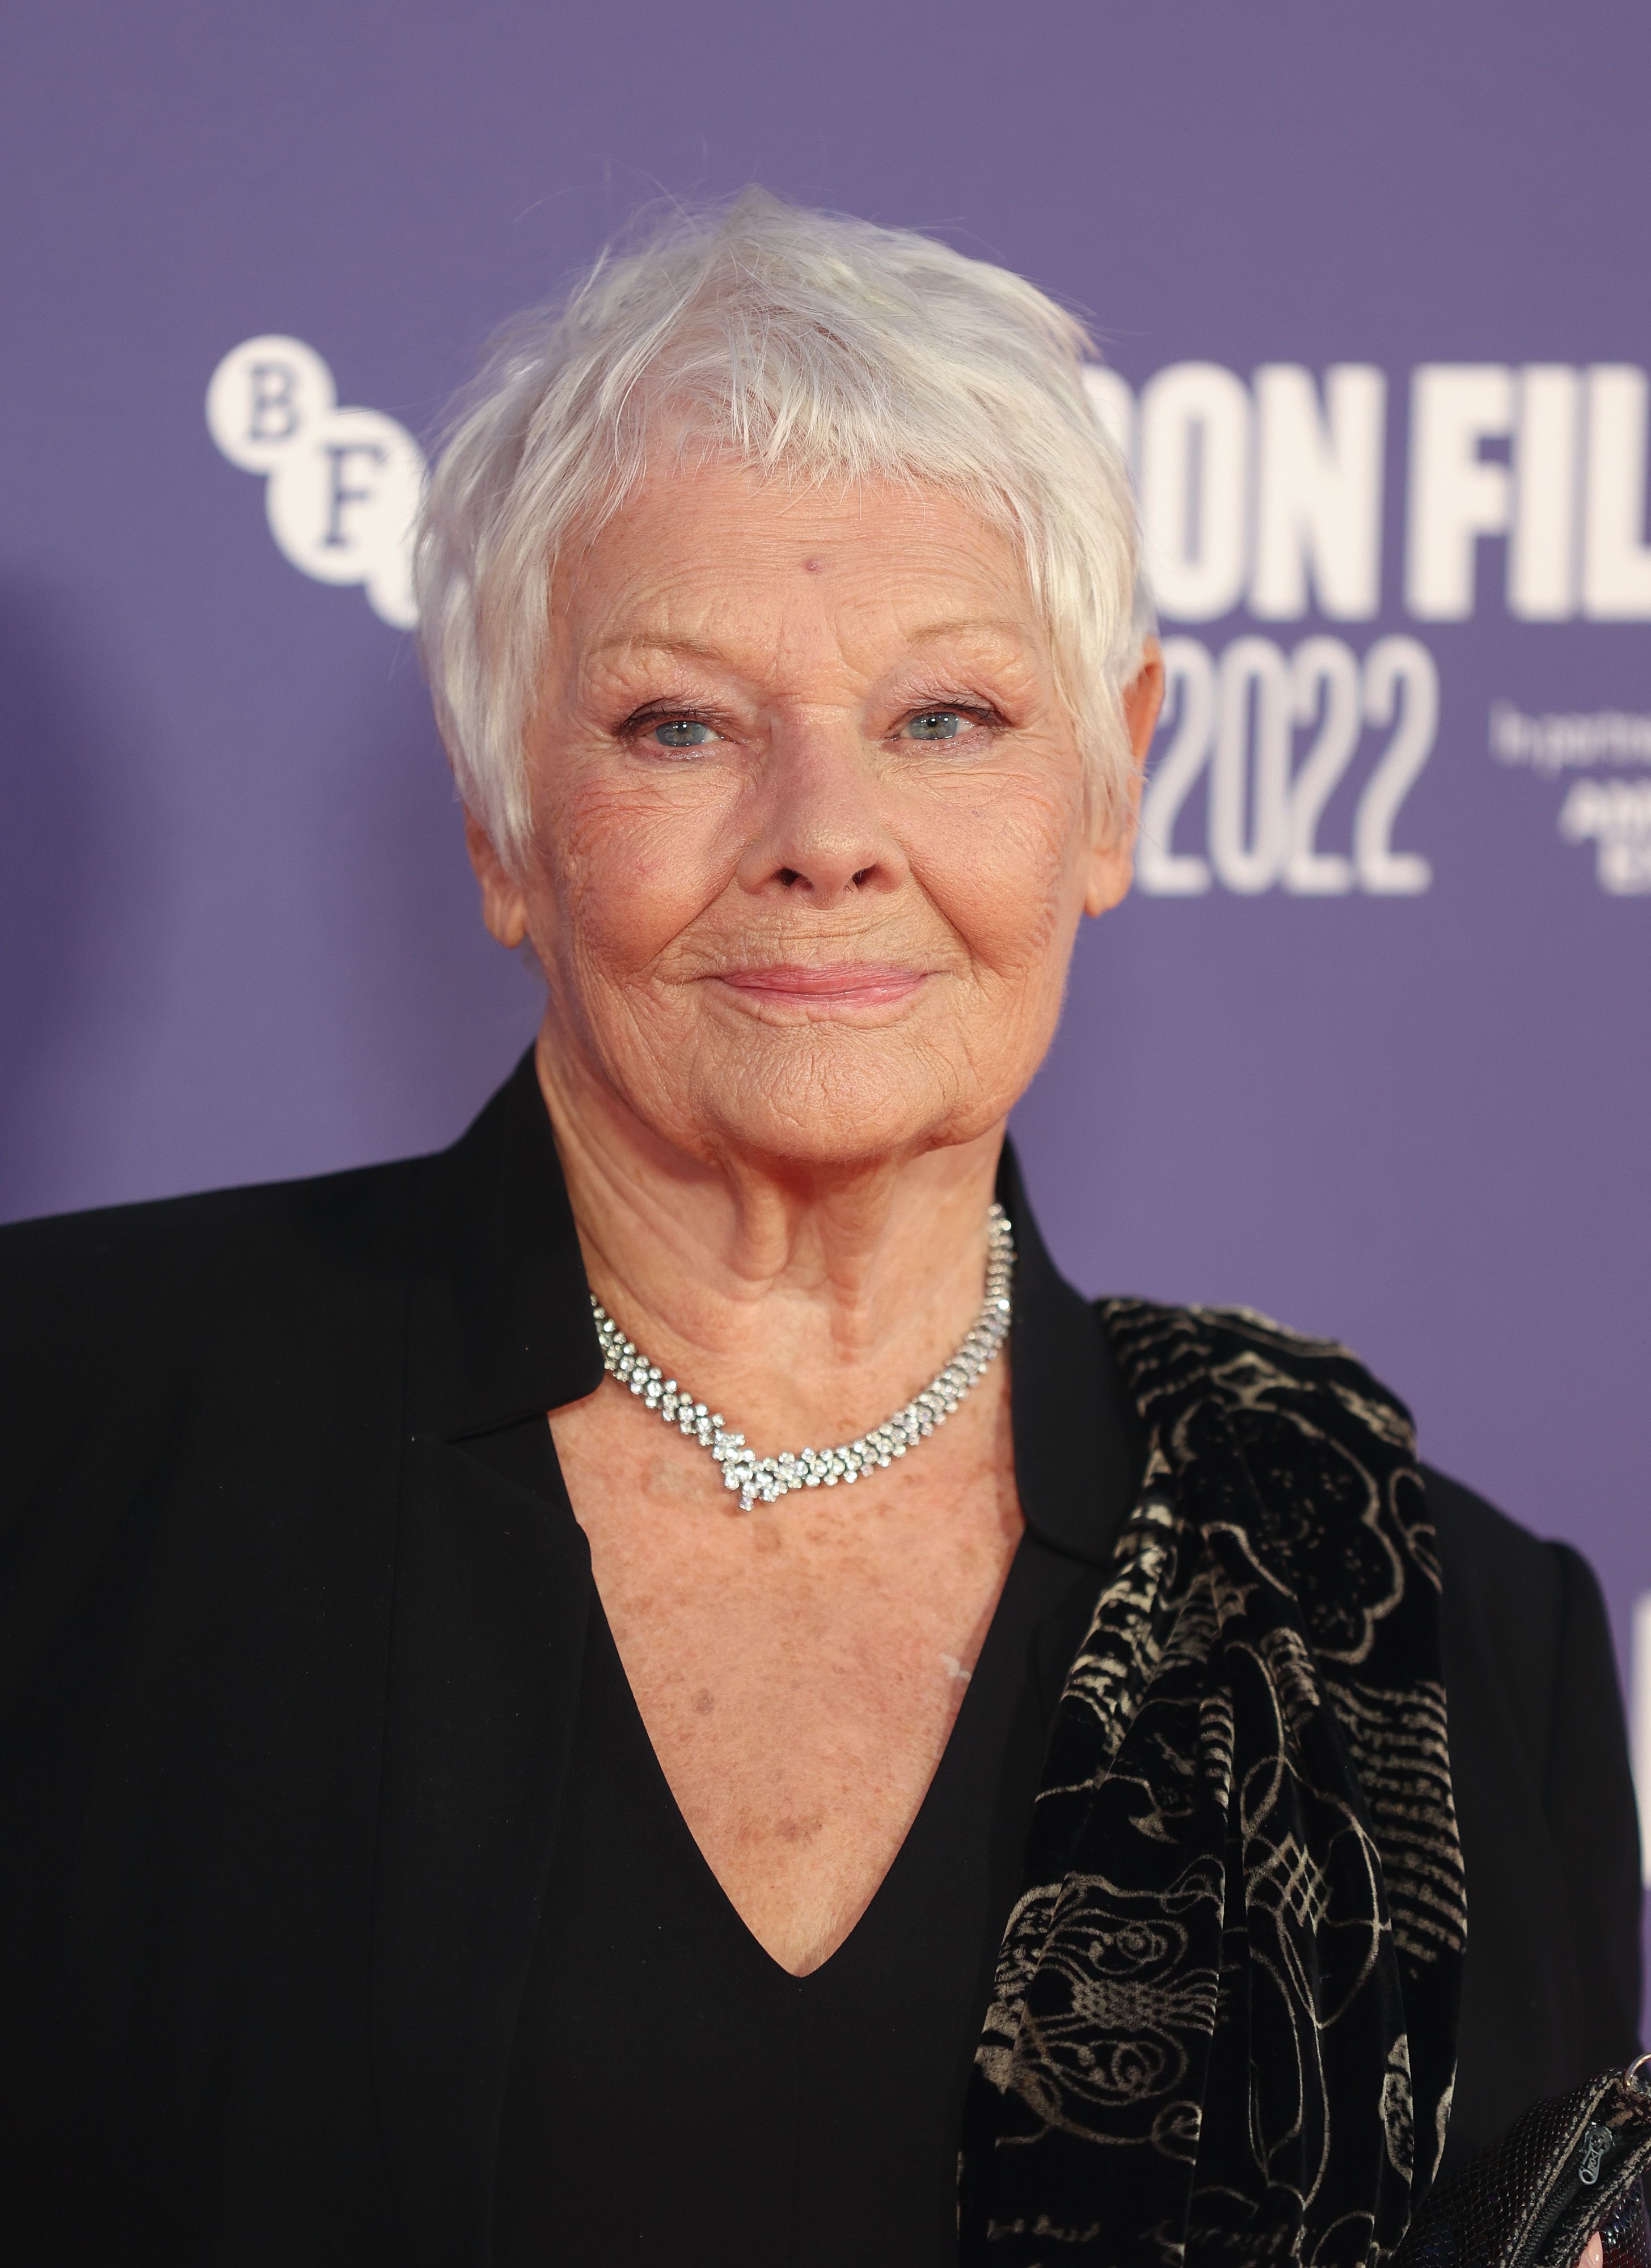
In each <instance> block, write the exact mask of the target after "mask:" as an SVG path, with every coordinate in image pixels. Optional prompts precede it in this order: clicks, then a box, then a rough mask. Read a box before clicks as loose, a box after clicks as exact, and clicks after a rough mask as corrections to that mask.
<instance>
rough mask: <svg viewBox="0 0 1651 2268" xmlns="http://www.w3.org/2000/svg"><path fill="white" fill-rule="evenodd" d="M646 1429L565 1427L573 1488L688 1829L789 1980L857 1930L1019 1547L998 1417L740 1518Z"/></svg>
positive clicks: (680, 1447) (603, 1407) (578, 1416)
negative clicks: (849, 1479) (833, 1487)
mask: <svg viewBox="0 0 1651 2268" xmlns="http://www.w3.org/2000/svg"><path fill="white" fill-rule="evenodd" d="M1005 1414H1006V1413H1005ZM636 1418H637V1413H636V1411H635V1410H633V1409H631V1408H630V1406H629V1404H628V1401H627V1402H626V1403H622V1402H621V1401H620V1399H619V1397H618V1396H617V1395H613V1396H612V1397H611V1398H610V1397H608V1396H606V1395H596V1396H593V1397H592V1400H591V1402H590V1403H584V1404H580V1405H578V1406H577V1407H576V1408H575V1409H572V1410H564V1411H559V1412H557V1413H556V1417H555V1418H554V1419H553V1428H554V1431H555V1434H556V1447H557V1451H558V1454H559V1456H560V1458H561V1461H562V1465H563V1470H564V1476H565V1478H566V1480H567V1484H568V1489H569V1493H570V1496H571V1499H572V1502H573V1506H574V1509H575V1512H576V1513H577V1515H578V1517H579V1522H580V1525H581V1526H582V1527H583V1528H584V1529H585V1531H586V1535H587V1537H588V1538H589V1541H590V1545H591V1553H592V1561H593V1568H594V1572H595V1577H596V1583H597V1588H598V1591H599V1593H600V1594H601V1601H602V1605H603V1609H604V1610H605V1612H606V1614H607V1616H608V1623H609V1624H610V1626H611V1628H612V1630H613V1632H614V1637H615V1643H616V1645H617V1646H618V1649H619V1654H620V1658H621V1661H622V1662H623V1665H624V1668H625V1673H626V1675H627V1677H628V1679H629V1681H630V1687H631V1690H632V1692H633V1694H634V1696H635V1697H636V1701H637V1705H638V1709H639V1711H640V1712H641V1715H642V1719H643V1722H644V1724H645V1727H646V1728H647V1731H648V1734H649V1737H650V1739H651V1740H652V1744H653V1747H654V1750H655V1753H656V1755H657V1756H658V1757H659V1760H660V1766H661V1768H662V1770H663V1771H664V1773H665V1776H666V1778H667V1781H668V1782H669V1784H670V1786H671V1790H672V1793H673V1794H674V1797H675V1799H676V1802H677V1804H678V1807H679V1808H680V1809H681V1811H682V1816H683V1818H684V1820H685V1821H686V1823H687V1824H688V1826H689V1830H690V1832H691V1833H692V1834H693V1836H694V1837H695V1839H696V1841H697V1843H698V1845H699V1846H700V1849H701V1851H702V1852H704V1856H705V1858H706V1860H707V1862H708V1863H709V1864H710V1866H711V1869H712V1872H713V1873H714V1874H716V1875H717V1877H718V1879H719V1881H720V1882H721V1884H722V1887H723V1889H724V1890H725V1891H726V1893H727V1895H728V1896H729V1898H730V1900H731V1901H732V1903H733V1904H734V1906H735V1907H736V1909H737V1910H738V1911H740V1913H741V1916H742V1917H743V1918H744V1919H745V1920H746V1922H747V1923H748V1926H750V1927H751V1928H752V1930H753V1932H754V1933H755V1935H757V1937H758V1938H759V1939H760V1940H761V1941H762V1942H763V1943H764V1944H765V1945H767V1946H768V1947H769V1949H770V1951H771V1952H773V1953H774V1954H775V1956H776V1958H778V1959H780V1960H782V1961H784V1962H786V1965H788V1966H791V1965H795V1962H794V1961H793V1959H792V1956H793V1955H799V1954H800V1953H803V1954H807V1952H809V1951H810V1950H814V1951H817V1949H818V1948H819V1946H820V1945H821V1943H822V1940H825V1939H829V1938H832V1937H833V1936H835V1935H838V1934H846V1931H847V1929H848V1928H849V1927H851V1926H852V1922H853V1919H854V1918H855V1917H856V1916H857V1915H858V1913H859V1911H862V1910H863V1908H864V1906H865V1904H866V1902H867V1901H868V1899H869V1897H870V1896H871V1895H872V1893H873V1891H874V1889H876V1886H877V1883H878V1882H879V1881H881V1878H882V1875H883V1874H884V1873H885V1872H886V1871H887V1869H888V1865H889V1863H890V1862H891V1861H892V1859H893V1857H894V1854H895V1852H896V1850H897V1849H898V1848H899V1845H900V1843H901V1840H902V1839H903V1836H904V1834H905V1831H906V1830H907V1828H908V1827H909V1826H910V1822H911V1820H912V1818H913V1817H914V1816H915V1815H916V1812H917V1810H918V1806H919V1804H920V1803H921V1801H922V1798H923V1793H924V1791H925V1789H926V1787H927V1786H928V1782H929V1780H930V1778H932V1774H933V1771H934V1769H935V1766H936V1764H938V1762H939V1760H940V1754H941V1751H942V1750H943V1749H944V1748H945V1745H946V1741H947V1736H948V1734H949V1733H950V1730H951V1727H952V1723H953V1720H954V1717H955V1715H956V1712H957V1708H958V1705H959V1703H960V1702H961V1699H962V1693H963V1690H964V1688H965V1684H966V1672H967V1669H968V1668H969V1667H971V1666H972V1665H973V1663H974V1661H975V1660H976V1658H977V1654H978V1652H979V1648H980V1645H981V1642H982V1640H983V1638H984V1633H985V1629H986V1625H987V1624H988V1623H989V1622H990V1619H991V1612H992V1609H993V1607H994V1606H995V1604H996V1602H997V1598H998V1594H999V1590H1000V1589H1001V1587H1002V1584H1003V1580H1004V1577H1005V1574H1006V1571H1007V1567H1008V1563H1009V1560H1010V1558H1011V1557H1013V1550H1014V1545H1015V1543H1016V1542H1018V1540H1019V1535H1020V1528H1021V1518H1020V1511H1019V1506H1018V1502H1017V1501H1016V1499H1015V1497H1014V1491H1013V1473H1012V1470H1009V1469H1007V1460H1006V1454H1005V1450H1006V1442H1005V1443H1000V1442H999V1432H1000V1431H1001V1432H1006V1425H1005V1426H999V1425H998V1424H996V1423H994V1422H993V1413H991V1411H989V1410H985V1411H983V1412H982V1414H981V1416H980V1417H978V1418H977V1420H976V1422H975V1423H974V1425H971V1426H969V1427H967V1428H965V1427H964V1426H963V1425H962V1424H961V1423H954V1426H953V1427H951V1428H949V1429H948V1431H947V1433H946V1434H945V1435H937V1436H936V1437H935V1439H934V1440H933V1441H932V1443H926V1444H925V1457H927V1462H926V1464H925V1463H924V1462H920V1461H919V1460H918V1459H917V1458H915V1457H914V1458H913V1459H912V1460H911V1462H910V1466H909V1467H906V1468H904V1469H900V1470H899V1471H897V1472H891V1473H888V1474H881V1475H879V1476H878V1477H877V1480H876V1482H875V1483H874V1484H869V1485H867V1486H866V1487H864V1488H863V1489H861V1490H857V1491H852V1492H850V1491H839V1492H834V1493H833V1494H831V1495H829V1496H828V1495H825V1494H823V1492H822V1495H820V1496H818V1497H816V1496H814V1495H809V1496H807V1497H804V1498H798V1497H796V1496H792V1497H790V1498H787V1499H783V1500H782V1502H781V1503H780V1504H778V1506H772V1507H763V1506H758V1507H756V1508H755V1509H754V1510H753V1511H752V1512H751V1513H743V1514H742V1513H738V1512H733V1511H730V1510H728V1509H727V1506H728V1503H729V1499H728V1498H727V1497H726V1494H725V1493H724V1492H722V1491H720V1490H719V1488H718V1486H717V1484H716V1481H715V1478H714V1476H712V1475H710V1474H707V1473H705V1472H703V1471H702V1470H701V1469H700V1468H699V1466H698V1464H697V1462H696V1461H695V1459H694V1458H693V1456H692V1454H691V1453H690V1452H689V1450H688V1447H687V1445H686V1444H682V1443H677V1442H672V1441H670V1440H667V1441H666V1442H665V1443H664V1444H663V1446H662V1447H660V1446H656V1443H655V1441H654V1440H652V1439H651V1438H649V1436H648V1435H647V1434H646V1433H645V1432H644V1431H643V1430H642V1429H641V1428H640V1427H639V1426H638V1425H637V1423H636ZM930 1451H933V1452H935V1454H932V1456H931V1455H929V1454H928V1453H929V1452H930ZM821 1957H823V1955H821Z"/></svg>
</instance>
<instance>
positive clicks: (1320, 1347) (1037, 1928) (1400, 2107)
mask: <svg viewBox="0 0 1651 2268" xmlns="http://www.w3.org/2000/svg"><path fill="white" fill-rule="evenodd" d="M1101 1313H1102V1318H1103V1320H1104V1322H1105V1323H1106V1326H1107V1329H1108V1330H1109V1333H1110V1335H1111V1338H1112V1342H1113V1346H1114V1350H1115V1352H1116V1354H1117V1360H1118V1364H1119V1367H1120V1369H1121V1371H1122V1373H1123V1375H1124V1381H1125V1383H1126V1385H1127V1386H1128V1388H1130V1390H1131V1393H1132V1394H1133V1395H1134V1398H1135V1401H1136V1403H1137V1404H1138V1406H1139V1410H1140V1411H1141V1415H1142V1418H1143V1419H1144V1421H1145V1423H1146V1426H1147V1428H1148V1431H1149V1435H1150V1443H1151V1446H1150V1451H1149V1454H1148V1459H1147V1466H1146V1479H1145V1483H1144V1485H1143V1490H1142V1494H1141V1497H1140V1500H1139V1503H1138V1505H1137V1506H1136V1508H1135V1510H1134V1512H1133V1513H1132V1514H1131V1518H1130V1520H1129V1521H1128V1523H1127V1525H1126V1527H1125V1528H1124V1531H1123V1533H1122V1535H1120V1537H1119V1540H1118V1544H1117V1558H1116V1565H1115V1566H1114V1568H1113V1570H1112V1572H1111V1573H1110V1575H1109V1579H1108V1580H1107V1582H1106V1586H1105V1587H1104V1589H1103V1590H1102V1594H1101V1597H1100V1601H1099V1602H1098V1604H1097V1607H1096V1609H1095V1617H1094V1620H1093V1622H1092V1623H1091V1625H1090V1629H1089V1633H1088V1636H1087V1638H1086V1639H1085V1641H1084V1643H1083V1645H1082V1646H1081V1647H1080V1650H1079V1653H1078V1655H1077V1659H1076V1660H1075V1661H1074V1662H1073V1664H1072V1670H1071V1673H1070V1675H1069V1676H1068V1678H1067V1681H1066V1685H1065V1691H1064V1693H1063V1695H1062V1697H1061V1702H1060V1707H1059V1710H1058V1714H1057V1717H1056V1720H1055V1727H1054V1731H1053V1734H1052V1735H1051V1739H1050V1752H1049V1756H1048V1758H1047V1761H1046V1764H1045V1768H1044V1774H1043V1785H1042V1788H1041V1791H1040V1793H1039V1796H1038V1800H1037V1804H1036V1812H1035V1815H1034V1821H1033V1826H1032V1830H1031V1836H1030V1839H1029V1843H1028V1854H1027V1871H1026V1876H1025V1882H1026V1887H1025V1889H1024V1890H1023V1892H1022V1895H1021V1898H1020V1900H1019V1902H1018V1904H1016V1906H1015V1909H1014V1911H1013V1915H1012V1917H1011V1919H1010V1922H1009V1926H1008V1930H1007V1933H1006V1936H1005V1939H1004V1944H1003V1948H1002V1951H1001V1953H1000V1955H999V1962H998V1970H997V1977H996V1981H995V1985H994V1989H993V1995H992V2005H991V2010H990V2012H989V2014H988V2017H987V2021H986V2028H985V2033H984V2038H983V2040H982V2043H981V2047H980V2050H979V2052H978V2055H977V2070H976V2073H975V2076H974V2080H973V2086H972V2093H971V2097H970V2101H969V2110H968V2114H967V2117H966V2120H965V2125H964V2140H963V2154H962V2169H961V2190H960V2205H961V2231H962V2257H963V2260H964V2262H965V2263H966V2264H968V2268H980V2264H984V2263H991V2264H993V2268H1039V2264H1041V2268H1076V2264H1078V2263H1082V2262H1092V2263H1096V2264H1101V2263H1104V2264H1106V2268H1137V2264H1141V2268H1146V2264H1151V2268H1172V2264H1180V2263H1185V2264H1187V2268H1214V2264H1217V2263H1220V2264H1222V2268H1248V2264H1249V2263H1252V2262H1255V2263H1259V2262H1271V2261H1299V2262H1303V2263H1312V2264H1314V2268H1352V2264H1360V2268H1362V2264H1367V2263H1368V2264H1375V2263H1378V2262H1380V2261H1381V2260H1382V2258H1383V2257H1385V2256H1386V2255H1387V2254H1388V2253H1389V2252H1390V2251H1391V2250H1392V2249H1393V2248H1394V2247H1395V2246H1396V2245H1397V2242H1398V2241H1399V2239H1400V2238H1401V2236H1402V2235H1404V2228H1405V2225H1406V2222H1407V2220H1408V2219H1409V2216H1410V2211H1411V2198H1412V2195H1413V2194H1414V2193H1419V2191H1420V2189H1421V2188H1423V2187H1425V2185H1426V2182H1427V2181H1428V2179H1429V2178H1430V2177H1431V2176H1432V2173H1433V2171H1434V2167H1435V2165H1436V2164H1437V2161H1438V2154H1439V2150H1440V2147H1441V2143H1442V2139H1443V2134H1444V2126H1445V2120H1446V2117H1447V2116H1448V2110H1449V2102H1450V2088H1451V2080H1452V2075H1453V2072H1454V2068H1455V2058H1456V2013H1457V2004H1458V2000H1459V1997H1460V1987H1461V1972H1462V1955H1463V1942H1464V1936H1465V1926H1464V1911H1463V1884H1462V1855H1461V1850H1460V1847H1459V1845H1458V1841H1457V1836H1456V1815H1455V1810H1454V1807H1453V1805H1452V1801H1451V1793H1450V1773H1449V1764H1448V1756H1447V1750H1446V1742H1445V1696H1444V1684H1443V1679H1442V1675H1441V1663H1440V1635H1439V1619H1440V1578H1439V1567H1438V1561H1437V1557H1436V1554H1435V1550H1434V1534H1433V1530H1432V1528H1431V1526H1430V1524H1429V1522H1428V1519H1427V1514H1426V1505H1425V1501H1424V1498H1423V1493H1422V1484H1421V1477H1420V1475H1419V1471H1418V1469H1417V1467H1416V1463H1415V1445H1414V1440H1413V1437H1412V1432H1411V1422H1410V1418H1409V1417H1408V1415H1407V1413H1406V1412H1405V1410H1404V1408H1403V1407H1402V1405H1401V1404H1400V1403H1397V1402H1396V1401H1395V1400H1394V1398H1393V1397H1392V1396H1391V1395H1389V1394H1388V1393H1386V1392H1385V1391H1384V1390H1383V1389H1382V1388H1381V1387H1380V1386H1378V1385H1377V1384H1376V1383H1375V1381H1374V1380H1373V1379H1372V1378H1370V1377H1369V1375H1368V1374H1367V1373H1366V1372H1365V1371H1364V1370H1363V1369H1362V1368H1361V1367H1360V1366H1359V1364H1357V1363H1356V1362H1355V1361H1354V1360H1353V1359H1352V1357H1351V1356H1350V1355H1349V1354H1348V1353H1347V1352H1346V1351H1345V1349H1343V1348H1341V1347H1338V1346H1335V1345H1331V1344H1327V1343H1325V1342H1323V1341H1318V1340H1310V1339H1302V1338H1299V1337H1296V1336H1295V1335H1294V1333H1291V1332H1287V1331H1284V1330H1281V1329H1279V1328H1278V1327H1277V1326H1276V1325H1273V1324H1271V1323H1269V1322H1265V1321H1264V1320H1263V1319H1262V1318H1260V1317H1257V1316H1254V1315H1250V1314H1245V1313H1242V1312H1240V1313H1233V1312H1227V1311H1223V1312H1213V1311H1209V1310H1204V1309H1196V1308H1194V1309H1188V1308H1169V1307H1153V1306H1149V1305H1148V1304H1146V1302H1144V1301H1139V1300H1111V1301H1109V1302H1107V1303H1105V1304H1104V1305H1103V1307H1102V1310H1101Z"/></svg>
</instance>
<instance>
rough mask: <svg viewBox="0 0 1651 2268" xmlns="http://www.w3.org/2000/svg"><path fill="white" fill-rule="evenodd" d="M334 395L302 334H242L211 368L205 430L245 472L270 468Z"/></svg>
mask: <svg viewBox="0 0 1651 2268" xmlns="http://www.w3.org/2000/svg"><path fill="white" fill-rule="evenodd" d="M336 399H337V397H336V396H335V394H334V392H333V374H332V372H331V371H329V370H328V367H327V365H326V364H325V363H324V362H323V361H322V360H321V357H320V355H318V354H317V353H316V351H315V350H314V348H313V347H306V345H305V343H304V342H303V340H302V339H284V338H278V337H273V336H272V337H269V338H262V339H244V340H243V341H242V342H241V343H240V346H238V347H232V349H231V350H230V351H229V353H228V354H226V355H225V357H224V359H223V361H222V362H221V363H219V365H218V366H217V369H216V370H215V371H214V372H212V382H211V384H210V386H209V387H208V388H207V390H206V424H207V431H209V432H210V434H211V436H212V438H213V439H214V440H215V441H216V442H217V446H218V447H219V448H220V449H221V450H222V451H223V452H224V454H225V456H226V457H227V458H228V459H229V460H230V462H231V464H232V465H239V466H240V468H241V470H242V472H243V473H272V472H274V470H275V468H276V465H277V464H278V463H279V462H280V460H281V458H282V456H283V454H284V453H285V451H286V450H288V449H290V448H291V446H292V445H293V444H294V442H296V441H297V440H299V438H300V436H302V435H303V434H305V433H306V432H312V433H313V431H314V430H315V428H316V427H317V426H318V425H319V424H320V423H321V419H322V418H323V417H325V416H327V415H328V412H329V411H330V410H331V409H333V408H334V406H335V401H336Z"/></svg>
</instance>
